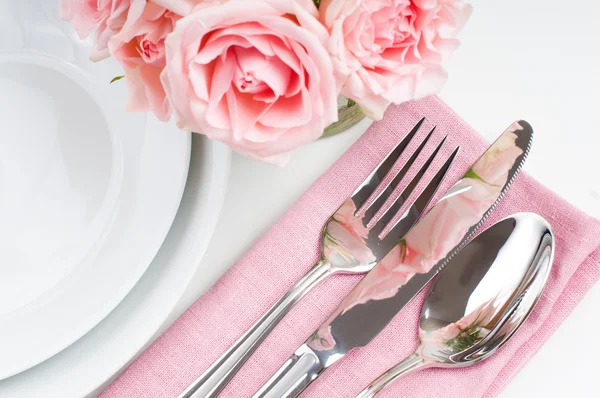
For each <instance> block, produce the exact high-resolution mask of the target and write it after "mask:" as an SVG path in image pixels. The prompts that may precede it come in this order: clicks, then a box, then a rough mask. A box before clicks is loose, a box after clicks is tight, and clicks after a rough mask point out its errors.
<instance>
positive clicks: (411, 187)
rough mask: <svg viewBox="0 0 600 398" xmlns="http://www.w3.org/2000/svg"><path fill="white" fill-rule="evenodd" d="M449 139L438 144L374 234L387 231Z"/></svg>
mask: <svg viewBox="0 0 600 398" xmlns="http://www.w3.org/2000/svg"><path fill="white" fill-rule="evenodd" d="M447 138H448V136H446V137H444V139H443V140H442V142H440V143H439V144H438V146H437V148H435V150H434V151H433V153H432V154H431V155H430V156H429V158H428V159H427V161H426V162H425V164H423V166H421V169H420V170H419V171H418V172H417V174H416V175H415V176H414V177H413V179H412V180H411V181H410V182H409V183H408V185H407V186H406V187H405V188H404V190H403V191H402V193H400V195H399V196H398V198H397V199H396V200H395V201H394V203H392V204H391V206H390V207H389V208H388V209H387V210H386V211H385V212H384V213H383V214H382V215H381V218H380V219H379V220H378V221H377V224H375V225H374V226H373V228H372V230H371V231H372V233H374V234H376V235H379V234H381V232H383V230H384V229H385V227H386V225H387V224H388V223H389V222H390V221H392V219H393V218H394V216H395V215H396V213H397V212H398V210H399V209H400V208H401V207H402V205H403V204H404V203H405V202H406V200H407V199H408V198H409V197H410V195H411V194H412V193H413V191H414V190H415V188H416V187H417V185H418V184H419V181H421V179H422V178H423V175H424V174H425V173H426V172H427V169H428V168H429V166H431V163H432V162H433V160H434V159H435V157H436V156H437V154H438V153H439V151H440V149H442V146H443V145H444V143H445V142H446V139H447ZM415 221H416V220H415ZM411 226H412V225H411Z"/></svg>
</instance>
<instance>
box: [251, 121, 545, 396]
mask: <svg viewBox="0 0 600 398" xmlns="http://www.w3.org/2000/svg"><path fill="white" fill-rule="evenodd" d="M532 138H533V129H532V128H531V126H530V125H529V123H527V122H525V121H523V120H520V121H517V122H515V123H513V124H512V125H511V126H510V127H509V128H508V129H507V130H506V131H504V133H502V134H501V135H500V137H499V138H498V139H497V140H496V141H495V142H494V143H493V144H492V145H491V146H490V147H489V148H488V149H487V150H486V151H485V152H484V153H483V155H482V156H481V157H480V158H479V159H478V160H477V161H476V162H475V163H474V164H473V166H472V167H471V168H470V169H469V170H468V171H467V172H466V173H465V175H464V176H463V177H462V178H461V179H460V180H459V181H458V182H457V183H456V184H454V185H453V186H452V187H451V188H450V189H449V190H448V192H446V194H445V195H444V196H443V197H442V198H441V199H440V200H439V201H438V202H437V203H436V204H435V205H434V206H433V207H432V208H431V210H430V211H429V212H427V214H425V215H424V216H423V217H422V218H421V220H419V222H418V223H417V224H416V225H415V226H414V227H413V228H412V229H411V230H410V231H409V232H408V233H407V234H406V235H405V236H404V238H403V239H402V240H401V241H400V242H399V243H398V245H397V246H395V247H394V249H392V250H391V251H390V252H389V253H388V254H387V255H386V257H385V258H384V259H383V260H381V261H380V262H379V263H378V264H377V265H376V266H375V267H374V268H373V270H372V271H370V272H369V273H368V274H367V275H366V276H365V277H364V278H363V279H362V280H361V281H360V282H359V283H358V284H357V285H356V287H355V288H354V289H353V290H352V291H351V292H350V293H349V294H348V295H347V296H346V298H344V300H343V301H342V302H341V304H340V305H339V306H338V308H337V309H336V310H335V311H334V312H333V313H332V314H331V316H330V317H329V318H328V319H327V320H326V321H325V322H324V323H323V324H322V325H321V326H320V327H319V328H318V329H317V330H316V331H315V332H314V333H313V334H312V335H311V336H310V337H309V338H308V340H307V341H306V342H305V343H304V344H303V345H302V346H300V347H299V348H298V349H297V350H296V352H295V353H294V355H292V357H291V358H290V359H288V361H286V363H285V364H284V365H283V366H282V367H281V368H280V369H279V371H277V372H276V373H275V374H274V375H273V376H272V377H271V379H270V380H269V381H268V382H267V383H266V384H265V385H264V386H263V387H262V388H261V389H260V390H259V391H258V392H257V393H256V394H255V395H254V397H255V398H256V397H265V398H281V397H295V396H297V395H298V394H299V393H300V392H302V391H303V390H304V389H305V388H306V387H307V386H308V385H309V384H310V383H311V382H312V381H314V380H315V379H316V378H317V377H318V376H319V375H320V374H321V373H322V372H323V371H324V370H325V369H327V368H328V367H329V366H331V365H332V364H334V363H335V362H337V361H339V360H340V359H342V358H343V357H344V356H345V355H346V354H347V353H348V352H349V351H350V350H352V349H354V348H357V347H362V346H365V345H366V344H368V343H369V342H370V341H371V340H372V339H373V338H375V336H377V335H378V334H379V333H380V332H381V331H382V330H383V329H384V328H385V327H386V326H387V325H388V323H389V322H390V321H391V320H392V319H393V318H394V317H395V316H396V315H397V314H398V313H399V312H400V311H401V310H402V309H403V308H404V307H405V306H406V305H407V304H408V303H409V302H410V301H411V300H412V299H413V298H414V297H415V296H416V295H417V294H418V293H419V292H420V291H421V290H422V289H423V288H424V287H425V285H427V283H428V282H429V281H430V280H431V279H432V278H434V277H435V275H437V273H439V272H440V271H441V270H442V269H443V268H444V267H445V266H446V264H448V263H449V262H450V260H451V259H452V258H453V257H454V256H455V255H456V254H457V253H458V252H459V251H460V250H461V249H462V248H463V247H464V246H465V245H466V244H467V243H468V242H469V241H470V240H471V238H472V237H473V236H474V234H475V233H476V232H477V230H478V229H479V227H480V226H481V225H482V224H483V223H484V221H485V220H486V219H487V217H488V216H489V215H490V213H491V212H492V211H493V210H494V209H495V207H496V205H497V204H498V202H499V201H500V200H501V199H502V197H504V195H505V193H506V191H507V190H508V189H509V187H510V186H511V184H512V183H513V181H514V179H515V178H516V176H517V174H518V173H519V171H520V170H521V167H522V166H523V163H524V162H525V160H526V158H527V155H528V153H529V149H530V147H531V142H532Z"/></svg>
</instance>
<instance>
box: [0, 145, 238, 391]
mask: <svg viewBox="0 0 600 398" xmlns="http://www.w3.org/2000/svg"><path fill="white" fill-rule="evenodd" d="M192 137H193V138H192V161H191V164H190V166H191V167H190V173H189V174H188V183H189V180H190V178H196V179H198V178H200V179H201V180H202V181H204V179H209V180H210V181H211V184H210V189H209V192H207V194H206V199H205V200H206V203H204V204H203V205H201V206H200V207H201V209H200V213H201V214H202V215H206V214H208V215H209V216H210V217H209V218H210V219H207V218H206V217H205V216H204V218H202V217H201V216H200V215H198V216H196V218H201V219H202V224H203V228H204V230H205V231H206V232H205V233H204V234H200V233H198V228H192V229H191V230H189V229H185V231H184V232H183V233H182V234H181V236H178V237H175V238H171V239H191V241H192V242H191V243H190V244H189V245H188V247H187V248H185V249H183V250H181V249H178V252H185V253H184V254H180V255H181V257H182V258H181V259H179V260H175V261H174V262H175V263H177V264H176V267H175V268H176V269H177V270H178V272H177V273H174V274H177V275H178V276H177V278H175V279H177V280H178V282H177V283H178V285H177V286H179V289H178V291H177V292H172V291H171V292H168V294H171V293H175V294H171V295H170V302H169V303H168V305H166V306H163V307H161V308H159V309H155V310H153V312H154V313H155V314H157V316H156V317H155V319H153V321H152V322H151V325H147V327H145V328H144V329H143V330H141V329H140V328H133V327H132V328H130V330H129V332H123V330H122V329H120V328H119V326H118V325H116V324H118V323H119V322H120V320H122V319H121V318H123V317H127V316H128V314H131V313H134V312H139V310H140V305H141V304H140V302H136V301H135V300H137V297H136V298H132V295H133V294H132V293H133V292H134V291H137V290H139V289H146V290H145V291H142V293H141V294H142V296H143V297H142V298H145V297H146V296H147V295H149V294H150V295H152V297H155V300H160V301H161V302H164V301H165V300H163V297H165V296H166V295H165V294H164V293H163V292H159V294H158V295H157V294H156V293H155V292H154V293H153V292H150V293H149V292H148V290H149V288H147V287H145V286H135V287H134V289H132V292H130V294H129V295H128V296H127V297H125V299H124V300H123V301H122V302H121V303H120V304H119V306H117V308H116V309H115V310H113V312H112V313H111V314H109V315H108V316H107V317H106V318H105V319H103V320H102V321H101V322H100V324H99V326H100V327H102V325H106V324H107V322H109V326H108V329H109V332H108V334H106V333H105V334H104V335H103V334H102V333H103V331H99V330H98V328H95V330H92V331H90V332H88V334H87V335H86V336H83V338H82V339H80V340H79V341H77V342H75V343H74V344H73V345H71V346H70V347H67V348H66V349H65V350H63V351H62V352H60V353H58V354H57V355H56V356H55V357H53V358H50V359H48V360H46V361H45V362H43V363H41V364H39V365H37V366H36V367H34V368H31V369H28V370H25V371H24V372H22V373H20V374H18V375H15V376H13V377H11V378H9V379H5V380H0V395H2V394H3V392H7V393H8V394H19V393H20V394H22V393H23V391H22V390H23V389H26V388H27V389H31V388H33V389H35V388H36V387H35V385H36V383H37V386H38V387H39V388H40V389H42V388H43V389H44V391H45V393H46V394H47V395H46V396H49V397H50V396H57V397H58V396H61V395H59V394H55V395H53V394H52V392H51V391H48V387H49V386H48V384H49V382H51V381H55V379H53V374H56V373H61V372H64V371H65V369H68V368H70V369H71V370H72V369H80V368H79V367H78V364H77V363H75V362H76V360H77V358H78V357H89V356H90V355H94V354H95V353H96V352H94V351H97V352H101V351H103V347H100V345H106V344H109V345H110V344H111V343H110V342H109V341H107V340H106V339H107V338H109V336H111V335H113V334H114V333H111V332H115V331H119V332H122V333H125V334H128V335H129V336H128V337H129V338H130V339H131V340H134V341H135V342H136V343H134V344H130V343H131V342H128V344H127V346H126V351H127V353H124V352H123V351H119V352H121V355H120V356H119V358H117V359H115V360H112V361H111V362H112V365H109V366H108V367H107V368H106V369H105V370H103V371H101V374H100V373H98V372H97V371H96V370H97V369H96V368H94V370H95V372H94V373H93V374H90V372H89V371H88V372H86V371H85V369H83V370H81V369H80V370H81V371H82V374H85V375H86V376H85V378H87V380H86V382H87V381H90V380H91V379H92V378H93V379H94V380H93V381H90V382H89V383H87V384H86V385H85V386H84V383H86V382H83V383H80V384H79V385H76V386H74V387H72V390H75V391H74V392H73V391H69V393H70V394H75V395H76V396H96V395H97V394H98V393H100V392H101V391H102V390H103V389H104V388H105V387H106V386H107V384H108V383H109V382H110V381H112V380H114V379H116V377H117V376H118V375H119V374H120V373H121V371H122V370H124V369H125V368H126V367H127V366H128V365H129V364H130V363H131V362H133V361H134V360H135V358H137V356H138V355H139V354H140V353H141V352H143V351H144V350H145V348H147V347H148V346H149V345H150V344H151V343H152V342H153V341H154V340H155V339H156V338H157V337H158V336H159V335H160V334H161V329H164V328H165V327H166V326H169V325H165V321H166V320H167V318H168V317H169V315H170V314H171V313H172V312H173V310H174V309H175V307H176V305H177V303H178V302H179V300H180V298H181V297H182V295H183V294H184V293H185V291H186V289H187V286H188V285H189V283H190V281H191V280H192V277H193V276H194V274H195V273H196V272H197V271H198V270H199V269H200V265H201V260H202V259H203V257H204V256H205V254H206V251H207V249H208V247H209V244H210V241H211V239H212V237H213V236H214V232H215V229H216V227H217V223H218V220H219V218H220V213H221V210H222V208H223V204H224V200H225V195H226V192H227V186H228V184H229V174H230V168H231V154H232V153H231V150H230V149H229V148H228V147H226V146H225V145H223V144H222V143H219V142H216V141H212V140H208V139H207V138H205V137H203V136H199V135H196V134H192ZM199 142H202V143H204V145H207V146H208V148H209V149H210V161H209V162H208V163H209V165H210V168H211V170H210V172H209V173H206V174H204V173H202V174H201V175H200V176H198V175H197V173H196V170H194V166H196V165H197V162H198V160H197V158H198V156H194V152H196V151H195V147H196V148H197V146H198V143H199ZM204 188H205V185H202V186H200V187H197V188H196V191H198V192H201V191H202V190H204ZM187 195H192V194H190V193H188V190H187V185H186V191H185V192H184V198H183V199H182V203H184V200H185V197H186V196H187ZM198 202H199V201H198V200H195V201H194V203H193V204H192V205H190V206H191V207H193V208H194V209H195V208H196V207H198V206H199V205H198ZM180 209H181V207H180ZM180 217H184V216H181V215H179V213H178V215H177V216H176V218H175V222H177V219H178V218H180ZM175 222H174V224H175ZM171 232H172V231H171V230H170V231H169V234H168V235H167V238H166V239H165V241H167V240H169V237H170V236H172V233H171ZM161 251H163V248H162V247H161V249H160V250H159V253H158V254H157V257H158V255H159V254H160V252H161ZM175 254H176V253H169V254H168V258H169V261H170V259H171V258H173V257H175ZM159 266H160V265H159V264H151V265H150V267H149V270H150V269H151V268H152V267H159ZM147 272H148V271H147ZM145 277H146V275H144V276H143V277H142V279H141V280H140V283H138V285H141V284H142V281H143V280H144V278H145ZM153 278H154V279H155V280H158V279H160V277H159V275H156V276H154V277H153ZM132 300H134V301H133V302H132ZM124 306H129V307H131V308H129V307H127V308H125V309H124V310H123V311H121V310H122V309H123V308H122V307H124ZM148 311H149V310H146V311H145V313H147V312H148ZM117 312H120V313H119V314H117ZM158 313H160V315H158ZM111 324H112V326H113V329H115V330H112V329H111ZM130 327H131V325H130ZM133 329H135V331H132V330H133ZM97 333H100V335H99V336H98V335H96V336H91V337H90V335H92V334H97ZM121 337H123V336H121ZM90 338H91V339H92V340H91V341H90V340H88V339H90ZM112 338H113V339H116V338H115V337H112ZM112 351H113V352H114V351H116V350H115V349H113V350H112ZM107 357H108V358H114V356H113V355H111V354H107ZM108 368H110V370H108ZM88 370H89V369H88ZM45 378H47V379H45ZM63 387H64V386H63ZM58 389H60V390H61V391H60V392H61V393H64V389H61V388H60V387H59V388H58Z"/></svg>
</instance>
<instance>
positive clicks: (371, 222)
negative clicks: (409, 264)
mask: <svg viewBox="0 0 600 398" xmlns="http://www.w3.org/2000/svg"><path fill="white" fill-rule="evenodd" d="M424 120H425V119H424V118H423V119H421V120H420V121H419V122H418V123H417V124H416V125H415V126H414V127H413V129H412V130H411V131H410V132H409V133H408V135H407V136H406V137H405V138H404V139H403V140H402V141H401V142H400V143H399V144H398V146H397V147H396V148H394V149H393V150H392V151H391V152H390V153H389V155H388V156H387V157H386V158H385V159H384V160H383V161H382V162H381V163H380V165H379V166H378V167H377V168H376V169H375V170H374V171H373V172H371V174H370V175H369V176H368V177H367V179H366V180H365V181H364V182H363V183H362V184H361V185H360V186H359V187H358V188H357V189H356V191H355V192H354V193H353V194H352V196H351V197H350V198H348V199H347V200H346V201H345V202H344V204H343V205H342V206H341V207H340V208H339V209H338V210H337V212H336V213H335V214H333V215H332V216H331V218H329V220H328V221H327V223H326V225H325V228H324V230H323V235H322V257H321V259H320V260H319V262H317V264H315V265H314V266H313V268H312V269H311V270H309V271H308V273H307V274H306V275H305V276H304V277H303V278H302V279H301V280H300V281H299V282H298V283H297V284H296V285H295V286H294V287H292V289H291V290H290V291H288V292H287V293H286V294H285V295H284V296H283V297H282V298H281V299H280V300H279V301H278V302H277V303H276V304H275V305H274V306H273V307H271V309H269V310H268V311H267V313H265V314H264V315H263V316H262V318H260V319H259V320H258V321H257V322H256V323H255V324H254V325H253V326H252V327H251V328H250V329H249V330H248V331H247V332H246V333H245V334H244V335H243V336H242V337H240V339H239V340H238V341H237V342H236V343H235V344H234V345H233V346H231V348H229V350H227V352H225V353H224V354H223V355H222V356H221V357H220V358H219V359H218V360H217V361H216V362H215V363H213V364H212V365H211V366H210V367H209V368H208V369H207V370H206V371H205V372H204V373H203V374H202V375H201V376H200V377H199V378H198V379H197V380H196V381H195V382H194V383H192V384H191V385H190V386H189V387H188V388H187V389H186V390H185V391H184V392H183V393H181V395H179V397H180V398H189V397H202V398H204V397H216V396H217V395H218V394H219V392H220V391H221V390H222V389H223V387H225V385H226V384H227V383H228V382H229V380H230V379H231V378H232V377H233V376H234V375H235V373H236V372H237V371H238V369H239V368H240V367H241V366H242V365H243V364H244V363H245V362H246V360H247V359H248V357H249V356H250V355H251V354H252V353H253V352H254V350H255V349H256V347H257V346H258V345H259V344H260V343H261V342H262V341H263V340H264V338H265V337H266V336H267V335H268V333H269V332H270V331H271V330H273V328H274V327H275V326H276V325H277V324H278V322H279V321H280V320H281V319H282V318H283V316H284V315H285V314H286V313H287V312H288V311H289V310H290V309H291V308H292V306H293V305H294V304H295V303H296V302H297V301H298V300H300V299H301V298H302V297H303V296H304V295H305V294H306V293H308V292H309V291H310V289H312V288H313V287H314V286H315V285H317V284H318V283H319V282H320V281H322V280H323V279H325V278H326V277H328V276H329V275H333V274H336V273H347V274H360V273H365V272H368V271H369V270H371V269H372V268H373V267H374V266H375V264H377V262H378V261H379V260H380V259H382V258H383V256H385V254H386V253H387V252H388V251H389V250H390V249H391V248H392V247H393V246H394V245H395V244H396V243H397V242H398V240H400V238H402V236H404V235H405V234H406V232H407V231H408V230H409V229H410V228H411V227H412V226H413V225H414V223H415V222H416V221H417V220H418V218H419V217H420V215H421V214H422V212H423V211H424V210H425V208H426V207H427V205H428V204H429V201H430V200H431V198H432V197H433V196H434V194H435V192H436V190H437V188H438V186H439V185H440V183H441V182H442V180H443V178H444V176H445V175H446V173H447V171H448V169H449V168H450V166H451V164H452V162H453V161H454V158H455V157H456V155H457V154H458V151H459V148H456V150H455V151H454V152H453V153H452V155H451V156H450V157H449V158H448V159H447V161H446V162H445V164H444V165H443V166H442V167H441V169H440V170H439V171H438V172H437V173H436V174H435V176H434V177H433V178H432V179H431V181H430V182H429V183H428V185H427V186H426V188H425V189H424V191H423V192H422V193H421V194H420V195H419V196H418V198H417V199H416V200H415V201H414V203H412V205H410V207H409V209H408V211H406V212H405V213H404V214H403V215H402V217H401V218H400V220H398V221H396V222H394V216H395V215H396V213H397V212H398V210H400V209H401V208H404V207H406V206H407V205H408V204H410V202H408V198H409V196H410V195H411V193H413V191H415V188H416V187H417V184H418V183H419V182H420V181H421V180H422V178H423V175H424V174H425V172H426V171H427V170H428V169H429V168H430V166H431V163H432V162H433V160H434V158H435V157H436V155H437V153H438V152H439V150H440V149H441V147H442V145H443V144H444V142H445V140H446V138H444V139H443V140H442V142H441V143H440V144H439V145H438V146H437V148H436V149H435V150H434V152H433V154H431V155H430V156H429V158H428V159H427V160H426V162H425V164H424V165H423V166H422V167H421V168H420V170H419V171H418V172H417V174H416V176H415V177H414V178H413V179H412V180H411V181H410V182H409V183H408V185H407V186H406V187H405V188H404V190H403V191H402V193H401V194H400V196H399V197H398V198H397V199H395V200H394V201H393V202H392V204H391V206H390V207H389V209H387V210H385V213H384V214H383V215H381V216H380V218H379V219H378V220H377V219H376V218H375V216H376V215H377V213H378V211H379V210H381V209H382V206H383V205H384V204H387V203H388V200H390V199H391V198H392V194H393V193H394V192H395V191H396V188H398V187H399V184H400V183H401V181H402V179H403V178H404V177H405V176H406V175H407V173H408V172H409V170H410V169H411V167H412V165H413V163H414V162H415V160H416V159H417V157H418V156H419V154H420V153H421V151H422V150H423V148H424V147H425V145H426V144H427V142H428V141H429V139H430V138H431V136H432V134H433V132H434V130H435V127H434V128H433V129H432V130H431V131H430V132H429V134H428V135H427V137H426V138H425V139H424V140H423V141H422V143H421V144H420V145H419V147H418V148H417V149H416V151H415V152H414V154H413V155H412V156H411V157H410V158H409V160H408V161H407V163H406V164H405V165H404V166H403V167H402V169H401V170H400V171H399V172H398V174H397V175H396V176H395V177H394V172H395V170H396V169H397V168H393V166H394V164H395V163H396V161H397V160H398V158H399V157H400V156H401V155H402V154H403V153H404V151H405V150H406V148H407V146H408V145H409V143H410V142H411V141H412V140H413V138H414V137H415V135H416V134H417V132H418V131H419V129H420V127H421V125H422V124H423V122H424ZM388 174H390V175H389V176H388ZM385 177H388V178H387V179H386V178H385ZM392 177H393V179H392ZM389 180H392V181H390V182H387V181H389ZM369 199H371V200H369ZM386 227H387V229H391V230H390V232H389V233H387V234H386V235H385V237H380V234H381V232H382V231H383V230H384V228H386Z"/></svg>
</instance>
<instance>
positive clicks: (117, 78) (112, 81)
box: [110, 76, 125, 84]
mask: <svg viewBox="0 0 600 398" xmlns="http://www.w3.org/2000/svg"><path fill="white" fill-rule="evenodd" d="M124 78H125V76H115V77H113V79H112V80H111V81H110V84H113V83H114V82H118V81H119V80H121V79H124Z"/></svg>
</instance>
